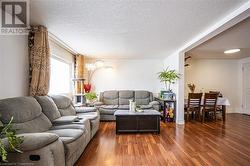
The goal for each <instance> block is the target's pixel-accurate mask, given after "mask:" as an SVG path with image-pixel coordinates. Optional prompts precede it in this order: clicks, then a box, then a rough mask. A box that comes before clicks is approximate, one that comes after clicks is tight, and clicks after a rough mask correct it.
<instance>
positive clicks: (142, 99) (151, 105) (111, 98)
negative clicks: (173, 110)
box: [94, 90, 160, 121]
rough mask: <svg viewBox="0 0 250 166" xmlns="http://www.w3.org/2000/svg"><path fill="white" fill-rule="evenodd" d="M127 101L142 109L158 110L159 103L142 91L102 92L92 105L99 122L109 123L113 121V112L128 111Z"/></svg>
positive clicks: (147, 92)
mask: <svg viewBox="0 0 250 166" xmlns="http://www.w3.org/2000/svg"><path fill="white" fill-rule="evenodd" d="M129 100H133V101H135V102H136V104H137V105H139V106H140V107H141V108H142V109H154V110H159V109H160V104H159V102H157V101H154V97H153V93H152V92H149V91H142V90H137V91H133V90H119V91H116V90H112V91H104V92H102V93H100V98H99V101H98V102H96V103H95V104H94V105H95V107H96V108H98V110H99V112H100V116H101V120H103V121H109V120H115V116H114V113H115V111H117V110H128V109H129Z"/></svg>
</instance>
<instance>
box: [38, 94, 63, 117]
mask: <svg viewBox="0 0 250 166" xmlns="http://www.w3.org/2000/svg"><path fill="white" fill-rule="evenodd" d="M35 98H36V100H37V101H38V103H39V104H40V105H41V107H42V111H43V113H44V114H45V115H46V116H47V117H48V118H49V120H50V121H53V120H54V119H57V118H59V117H60V116H61V115H60V112H59V111H58V108H57V106H56V104H55V102H54V101H53V100H52V99H51V98H50V97H49V96H35Z"/></svg>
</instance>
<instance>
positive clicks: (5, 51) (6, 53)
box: [0, 35, 29, 99]
mask: <svg viewBox="0 0 250 166" xmlns="http://www.w3.org/2000/svg"><path fill="white" fill-rule="evenodd" d="M27 43H28V39H27V36H24V35H12V36H11V35H8V36H7V35H1V36H0V99H1V98H7V97H15V96H24V95H28V77H29V62H28V44H27Z"/></svg>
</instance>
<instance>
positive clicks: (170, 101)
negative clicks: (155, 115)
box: [155, 97, 176, 123]
mask: <svg viewBox="0 0 250 166" xmlns="http://www.w3.org/2000/svg"><path fill="white" fill-rule="evenodd" d="M155 100H156V101H159V102H160V103H161V105H162V107H163V115H162V119H163V122H164V123H165V122H166V110H167V104H169V105H170V107H171V105H173V107H174V108H173V109H174V122H175V116H176V100H169V99H163V98H161V97H155Z"/></svg>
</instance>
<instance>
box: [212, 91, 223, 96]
mask: <svg viewBox="0 0 250 166" xmlns="http://www.w3.org/2000/svg"><path fill="white" fill-rule="evenodd" d="M209 93H215V94H217V96H218V97H223V95H222V94H221V93H220V91H209Z"/></svg>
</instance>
